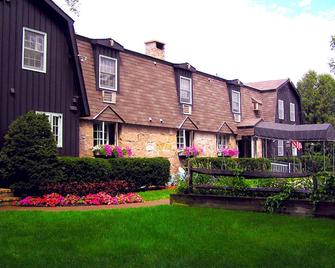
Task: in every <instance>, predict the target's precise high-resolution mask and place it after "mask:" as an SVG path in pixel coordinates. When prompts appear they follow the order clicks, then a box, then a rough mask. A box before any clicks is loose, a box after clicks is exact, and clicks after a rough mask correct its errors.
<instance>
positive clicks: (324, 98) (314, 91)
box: [297, 71, 335, 126]
mask: <svg viewBox="0 0 335 268" xmlns="http://www.w3.org/2000/svg"><path fill="white" fill-rule="evenodd" d="M297 88H298V91H299V93H300V95H301V100H302V107H303V113H304V118H305V120H306V122H307V123H310V124H316V123H331V124H333V125H334V126H335V113H334V111H335V79H334V78H333V77H332V76H331V75H330V74H317V73H316V72H315V71H309V72H307V73H306V74H305V75H304V77H303V78H302V79H301V80H300V81H299V82H298V84H297Z"/></svg>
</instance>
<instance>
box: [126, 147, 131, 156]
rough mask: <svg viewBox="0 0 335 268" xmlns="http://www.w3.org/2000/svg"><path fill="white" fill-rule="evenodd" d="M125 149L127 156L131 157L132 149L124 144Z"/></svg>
mask: <svg viewBox="0 0 335 268" xmlns="http://www.w3.org/2000/svg"><path fill="white" fill-rule="evenodd" d="M126 151H127V155H128V157H131V156H132V155H133V151H132V150H131V148H130V147H128V146H126Z"/></svg>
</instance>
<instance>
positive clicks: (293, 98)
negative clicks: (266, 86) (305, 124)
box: [276, 83, 302, 125]
mask: <svg viewBox="0 0 335 268" xmlns="http://www.w3.org/2000/svg"><path fill="white" fill-rule="evenodd" d="M277 100H283V101H284V120H279V116H278V101H277V110H276V123H285V124H296V125H300V124H301V123H302V122H301V121H302V120H301V113H300V111H301V105H300V101H299V96H298V95H297V93H296V92H295V89H293V88H292V87H291V86H290V85H289V84H288V83H287V84H285V85H284V86H283V87H281V88H279V89H278V91H277ZM290 103H294V104H295V122H292V121H290Z"/></svg>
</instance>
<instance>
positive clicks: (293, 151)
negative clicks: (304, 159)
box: [292, 145, 298, 156]
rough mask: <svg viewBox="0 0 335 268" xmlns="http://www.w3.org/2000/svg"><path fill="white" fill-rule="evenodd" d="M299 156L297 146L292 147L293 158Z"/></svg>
mask: <svg viewBox="0 0 335 268" xmlns="http://www.w3.org/2000/svg"><path fill="white" fill-rule="evenodd" d="M297 155H298V150H297V148H296V147H295V146H293V145H292V156H297Z"/></svg>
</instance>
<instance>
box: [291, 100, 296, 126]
mask: <svg viewBox="0 0 335 268" xmlns="http://www.w3.org/2000/svg"><path fill="white" fill-rule="evenodd" d="M290 120H291V121H292V122H294V121H295V104H294V103H290Z"/></svg>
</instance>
